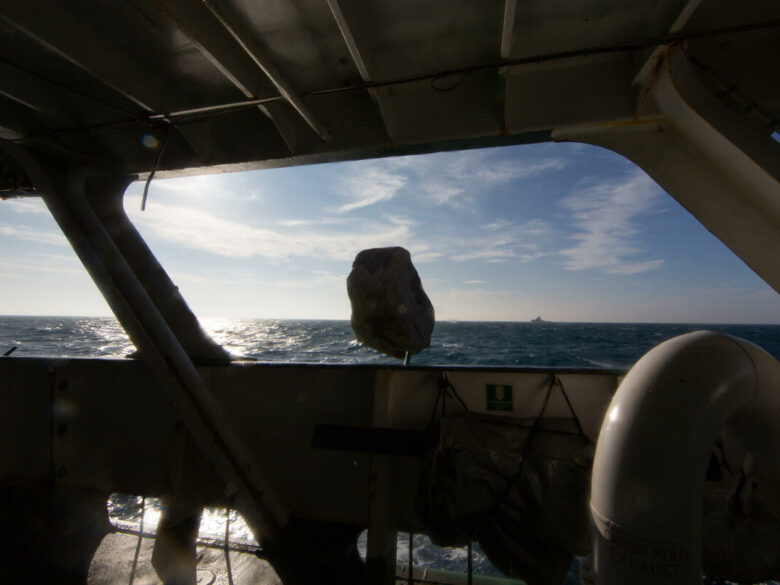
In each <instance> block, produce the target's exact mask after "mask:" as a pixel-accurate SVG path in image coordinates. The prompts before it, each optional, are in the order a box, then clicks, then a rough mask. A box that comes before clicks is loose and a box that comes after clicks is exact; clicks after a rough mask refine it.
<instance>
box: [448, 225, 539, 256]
mask: <svg viewBox="0 0 780 585" xmlns="http://www.w3.org/2000/svg"><path fill="white" fill-rule="evenodd" d="M485 230H486V231H487V232H488V233H486V234H480V235H476V236H473V237H461V238H458V239H456V240H449V241H448V242H446V243H445V244H444V246H445V247H446V248H447V249H449V250H450V251H451V256H450V257H451V259H452V260H456V261H466V260H484V261H486V262H492V263H495V262H506V261H509V260H515V261H518V262H532V261H534V260H536V259H538V258H541V257H543V256H548V255H549V254H550V252H547V251H545V248H546V247H547V246H548V240H549V239H550V238H551V237H552V233H553V229H552V227H551V226H550V224H548V223H547V222H546V221H543V220H540V219H534V220H530V221H527V222H524V223H521V224H512V223H511V222H508V221H500V222H496V223H495V224H489V225H487V226H485Z"/></svg>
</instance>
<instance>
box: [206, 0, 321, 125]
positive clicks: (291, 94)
mask: <svg viewBox="0 0 780 585" xmlns="http://www.w3.org/2000/svg"><path fill="white" fill-rule="evenodd" d="M201 1H202V2H203V5H204V6H205V7H206V8H207V9H208V10H209V11H210V12H211V14H212V15H213V16H214V18H216V19H217V21H219V23H220V24H221V25H222V27H223V28H224V29H225V31H227V32H228V33H229V34H230V36H231V37H233V40H234V41H235V42H236V43H237V44H238V46H239V47H241V49H242V51H244V53H246V55H248V56H249V57H250V58H251V59H252V61H254V63H255V65H257V67H259V68H260V69H261V70H262V71H263V73H265V75H266V76H267V77H268V79H270V80H271V83H273V84H274V86H276V89H277V91H278V92H279V93H280V94H281V95H282V96H283V97H284V98H285V99H286V100H287V101H288V102H289V103H290V105H292V107H293V108H295V110H296V111H297V112H298V113H299V114H300V116H301V117H302V118H303V119H304V120H306V123H307V124H308V125H309V126H311V128H312V129H313V130H314V131H315V132H316V133H317V134H319V136H320V138H322V139H323V140H329V139H330V134H329V133H328V131H327V130H326V129H325V127H324V126H323V125H322V124H321V123H320V122H319V121H318V120H317V118H315V116H314V114H312V112H311V111H310V110H309V108H308V107H307V106H306V104H305V103H303V99H301V97H300V96H299V95H298V94H297V93H296V92H295V90H294V89H293V87H292V86H291V85H290V84H289V83H288V82H287V80H286V79H285V78H284V77H283V76H282V74H281V72H280V71H279V70H278V69H277V68H276V66H275V65H274V64H273V63H271V60H270V59H269V58H268V57H267V56H266V55H265V54H264V52H263V51H262V50H261V49H260V47H258V46H257V44H256V43H255V42H254V40H253V39H252V37H251V35H249V34H248V33H247V32H246V31H245V30H243V26H241V25H239V24H238V23H237V22H230V21H229V20H228V19H227V17H225V15H224V14H223V13H222V12H220V11H219V9H218V8H217V7H216V6H215V5H214V4H213V3H212V2H210V1H209V0H201Z"/></svg>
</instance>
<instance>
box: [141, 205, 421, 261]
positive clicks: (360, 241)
mask: <svg viewBox="0 0 780 585" xmlns="http://www.w3.org/2000/svg"><path fill="white" fill-rule="evenodd" d="M135 223H136V225H137V226H138V228H139V230H141V232H142V233H143V234H144V235H145V236H147V237H157V238H162V239H164V240H165V241H167V242H169V243H174V244H177V245H180V246H183V247H186V248H190V249H196V250H203V251H206V252H209V253H212V254H216V255H218V256H225V257H231V258H251V257H255V256H260V257H264V258H267V259H270V260H273V261H284V260H287V259H289V258H291V257H295V256H309V257H315V258H320V259H333V260H339V261H349V262H351V261H352V259H354V257H355V254H356V253H357V252H359V251H360V250H362V249H365V248H373V247H381V246H393V245H405V246H407V247H410V249H413V248H414V246H413V245H412V244H413V242H412V237H411V226H412V225H413V224H412V222H411V221H409V220H406V219H403V218H399V217H393V216H385V217H384V218H382V219H381V220H376V221H357V220H354V221H351V222H349V226H348V228H346V229H345V228H343V227H342V228H341V229H338V230H335V229H323V228H322V226H316V225H315V226H312V225H309V224H308V223H303V224H300V225H295V224H294V223H293V224H291V223H287V224H286V225H278V224H274V225H273V226H270V227H269V226H265V225H257V224H254V223H251V222H247V221H240V220H235V219H228V218H224V217H219V216H216V215H214V214H212V213H208V212H205V211H202V210H199V209H193V208H190V207H185V206H174V205H169V204H167V203H158V204H157V205H156V206H155V207H153V208H152V209H150V210H149V211H147V212H145V213H144V214H139V215H138V216H137V217H136V218H135ZM282 223H283V222H282ZM423 251H424V250H423Z"/></svg>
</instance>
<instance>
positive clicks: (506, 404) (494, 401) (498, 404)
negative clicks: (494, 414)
mask: <svg viewBox="0 0 780 585" xmlns="http://www.w3.org/2000/svg"><path fill="white" fill-rule="evenodd" d="M485 398H486V399H487V409H488V410H508V411H510V412H511V411H512V410H514V401H513V399H512V386H507V385H505V384H488V385H487V386H486V388H485Z"/></svg>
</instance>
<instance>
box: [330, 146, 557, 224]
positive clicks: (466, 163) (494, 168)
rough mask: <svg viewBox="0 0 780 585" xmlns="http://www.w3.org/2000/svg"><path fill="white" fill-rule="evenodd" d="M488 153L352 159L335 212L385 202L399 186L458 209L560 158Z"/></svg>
mask: <svg viewBox="0 0 780 585" xmlns="http://www.w3.org/2000/svg"><path fill="white" fill-rule="evenodd" d="M494 156H495V155H494V151H492V150H487V151H485V150H470V151H464V152H446V153H439V154H433V155H428V156H422V157H421V156H403V157H395V158H387V159H382V160H378V161H371V162H370V163H366V162H362V163H356V164H354V165H352V166H351V167H349V173H348V176H347V178H345V179H344V181H343V186H344V189H345V190H346V192H347V194H348V196H349V198H350V199H351V202H350V203H347V204H345V205H342V206H341V207H339V209H338V211H340V212H342V213H344V212H348V211H353V210H355V209H359V208H361V207H367V206H369V205H374V204H376V203H380V202H382V201H388V200H390V199H392V198H394V197H396V195H397V194H398V193H399V191H401V190H402V189H403V188H404V187H413V188H414V189H415V196H416V197H418V198H419V196H420V195H423V196H424V197H425V198H426V199H427V200H428V201H430V202H432V203H434V204H435V205H451V206H453V207H461V206H463V205H464V204H466V203H468V202H471V201H473V200H474V198H475V197H476V196H477V195H479V194H481V193H484V192H486V191H487V190H488V189H489V188H491V187H494V186H497V185H504V184H507V183H509V182H510V181H513V180H516V179H527V178H530V177H532V176H536V175H539V174H541V173H545V172H548V171H553V170H561V169H563V168H564V166H565V162H564V159H562V158H543V159H529V160H522V159H521V160H513V161H507V160H495V159H494Z"/></svg>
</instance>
